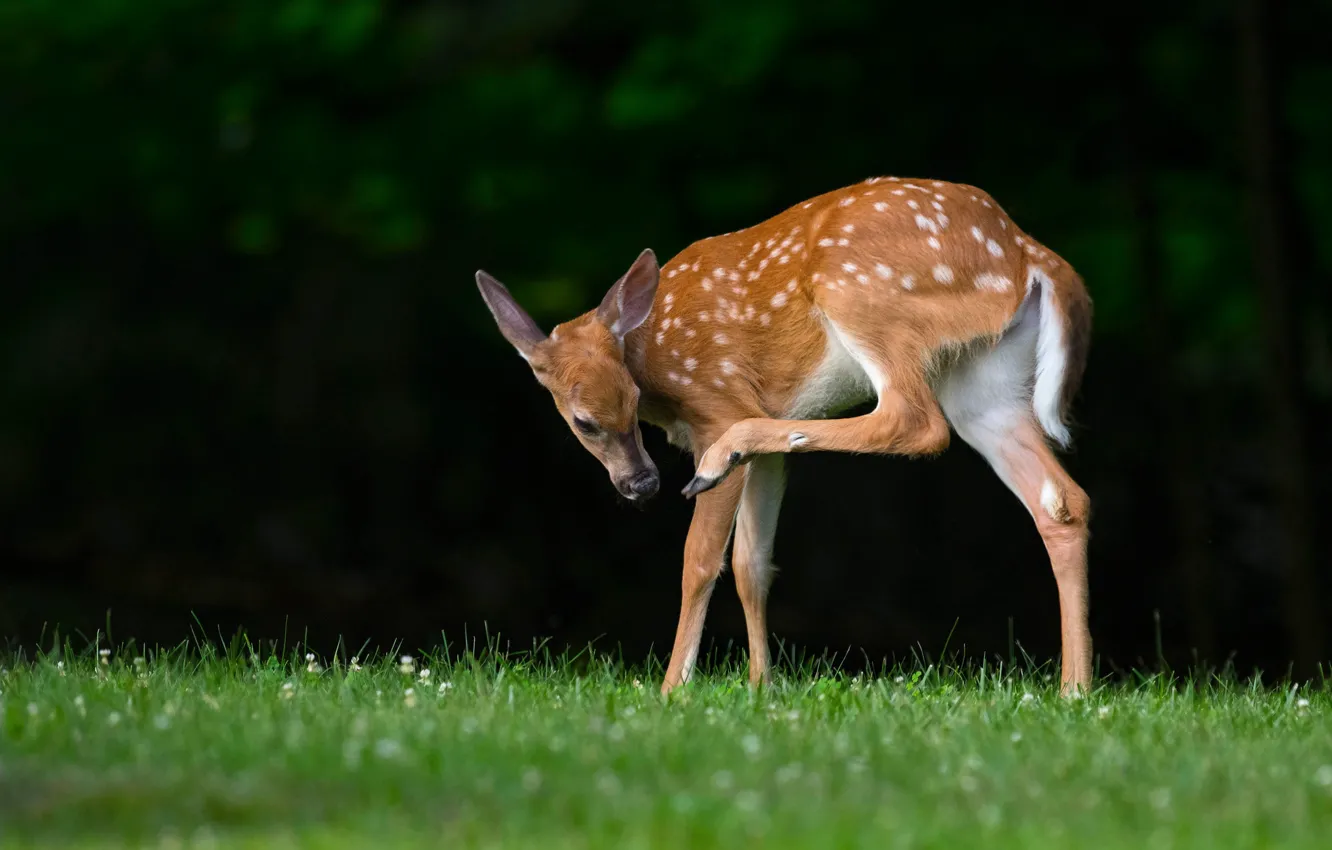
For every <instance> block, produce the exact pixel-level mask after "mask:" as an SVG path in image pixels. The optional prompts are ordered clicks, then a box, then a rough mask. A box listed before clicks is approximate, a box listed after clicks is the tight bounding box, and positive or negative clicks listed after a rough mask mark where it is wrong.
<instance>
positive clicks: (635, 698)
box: [0, 646, 1332, 850]
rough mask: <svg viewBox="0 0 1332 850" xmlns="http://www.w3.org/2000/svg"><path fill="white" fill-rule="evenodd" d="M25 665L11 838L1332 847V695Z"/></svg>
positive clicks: (427, 665)
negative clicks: (1076, 695)
mask: <svg viewBox="0 0 1332 850" xmlns="http://www.w3.org/2000/svg"><path fill="white" fill-rule="evenodd" d="M6 665H7V668H8V669H7V670H6V671H5V672H4V673H3V674H0V846H5V847H9V846H72V847H113V846H175V847H186V846H200V847H203V846H209V847H229V846H236V847H287V846H291V847H294V846H309V847H330V848H334V847H336V848H342V847H347V848H352V847H356V848H362V847H365V848H369V847H398V846H419V847H463V846H476V847H500V846H504V847H541V848H562V847H614V848H638V847H672V848H674V847H680V848H708V847H727V848H731V847H742V846H744V847H747V846H751V845H753V846H765V847H792V848H796V847H798V848H813V847H865V848H871V847H872V848H890V847H938V848H980V847H985V848H1004V847H1043V846H1051V847H1056V846H1058V847H1078V848H1087V847H1127V848H1134V850H1147V849H1148V848H1158V847H1160V848H1182V847H1190V848H1192V847H1197V848H1222V847H1246V848H1248V847H1276V846H1281V847H1310V848H1313V847H1319V848H1325V847H1328V846H1332V726H1329V722H1328V720H1329V717H1330V716H1332V693H1330V692H1329V691H1328V690H1327V689H1322V690H1316V691H1312V692H1306V691H1304V690H1303V689H1293V688H1276V689H1268V688H1264V687H1262V686H1260V685H1258V684H1256V683H1247V682H1239V681H1236V680H1234V679H1230V680H1221V679H1203V680H1201V681H1194V682H1171V681H1167V680H1165V679H1163V678H1160V677H1155V678H1150V679H1147V680H1143V681H1140V682H1138V683H1137V684H1132V685H1122V684H1121V685H1115V686H1109V687H1105V688H1102V689H1100V690H1098V691H1097V692H1095V693H1094V694H1092V695H1091V696H1090V697H1088V698H1086V699H1082V700H1076V701H1066V700H1062V699H1060V698H1059V696H1058V694H1057V688H1056V683H1055V682H1052V681H1050V679H1049V677H1048V676H1046V675H1043V674H1039V673H1018V674H1010V673H1007V672H1003V671H996V670H995V669H985V668H975V667H973V668H970V669H968V670H967V671H956V670H948V671H943V672H941V671H940V670H938V669H937V668H934V667H925V668H923V669H917V670H915V671H914V672H912V671H893V672H890V673H888V674H886V675H883V676H876V677H870V678H864V679H860V678H854V677H851V676H846V675H841V674H838V673H836V672H835V671H828V670H827V669H823V670H822V671H819V670H816V669H815V667H814V666H813V665H808V664H807V665H804V667H803V668H801V669H791V667H792V665H788V667H787V670H786V672H785V673H782V672H779V674H778V676H777V681H776V682H775V684H774V685H773V686H772V687H771V688H768V689H766V690H764V691H762V692H757V693H756V692H753V691H751V690H750V689H749V688H748V687H747V686H746V685H745V683H744V679H743V675H742V673H741V672H740V670H739V669H738V668H730V667H727V668H724V669H720V670H714V671H712V672H710V673H708V674H707V675H702V676H700V678H697V679H695V680H694V681H693V682H691V683H690V685H689V686H688V687H687V688H686V689H684V690H683V691H680V692H677V693H676V694H675V695H673V696H672V698H670V699H669V700H667V699H663V698H662V697H661V696H660V695H659V694H658V693H657V689H656V686H657V683H658V681H659V680H658V678H657V676H658V674H659V671H657V670H653V671H650V672H651V678H650V679H649V678H648V677H647V675H645V674H644V673H643V672H642V671H639V672H635V671H633V670H626V669H624V668H623V667H621V666H620V665H618V664H616V663H613V662H611V661H609V660H606V659H600V658H593V657H590V656H582V657H579V658H573V659H570V658H564V659H552V658H550V657H547V656H544V655H542V654H539V653H538V654H531V655H526V656H523V655H507V656H506V655H501V654H489V653H483V654H482V656H481V657H477V656H473V655H471V654H464V655H463V656H462V657H461V658H454V659H453V660H446V659H444V658H424V657H418V658H417V659H415V661H414V663H412V664H410V665H400V664H399V661H398V659H397V658H386V659H381V660H378V661H375V662H373V663H370V662H366V661H362V662H361V663H360V665H359V669H354V668H351V667H349V663H348V661H347V660H345V659H321V660H317V661H315V662H312V663H309V664H307V662H306V660H305V658H304V657H303V656H302V655H300V654H293V655H291V656H290V657H279V656H276V655H271V654H268V655H265V656H260V655H257V654H254V653H252V652H251V651H250V650H248V649H246V650H243V651H239V650H237V648H236V647H234V646H233V648H232V650H231V652H230V653H229V654H224V653H218V652H214V651H212V650H211V649H209V648H208V647H207V646H203V647H194V648H190V647H181V648H179V649H178V650H175V651H171V652H166V653H160V654H149V655H148V657H147V658H146V659H136V658H135V657H134V650H133V649H132V648H131V649H128V650H127V651H126V653H125V654H121V653H120V652H119V651H117V652H115V653H112V654H110V656H109V657H98V656H97V655H96V654H95V653H93V652H88V653H85V654H84V655H82V656H81V657H80V656H76V655H74V654H72V653H70V652H68V651H65V652H62V653H61V654H59V655H45V656H40V657H37V658H36V659H27V660H25V659H23V658H16V657H11V658H10V660H9V661H7V662H6ZM400 666H401V667H402V668H403V669H400ZM407 668H410V669H407ZM427 669H428V670H429V673H428V674H426V673H425V670H427ZM640 679H641V680H642V681H641V683H640V681H639V680H640ZM409 689H410V691H409Z"/></svg>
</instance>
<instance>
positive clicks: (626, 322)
mask: <svg viewBox="0 0 1332 850" xmlns="http://www.w3.org/2000/svg"><path fill="white" fill-rule="evenodd" d="M660 273H661V270H660V268H659V267H658V266H657V255H656V254H654V253H653V252H652V249H651V248H647V249H644V251H643V252H642V253H641V254H639V255H638V259H636V260H634V264H633V265H632V266H630V267H629V271H627V272H625V273H624V277H622V278H620V279H619V280H617V281H615V285H614V286H612V287H611V288H610V291H608V292H607V293H606V297H605V298H603V299H601V306H600V307H598V308H597V318H599V319H600V320H601V321H602V323H603V324H604V325H605V326H606V327H608V328H610V331H611V333H613V334H615V336H616V337H618V338H619V339H620V340H621V341H623V340H624V336H625V334H627V333H629V332H630V331H632V330H633V329H634V328H636V327H638V326H639V325H641V324H643V322H645V321H647V317H648V314H649V313H651V312H652V301H653V299H654V298H656V296H657V281H658V278H659V277H660Z"/></svg>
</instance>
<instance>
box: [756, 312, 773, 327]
mask: <svg viewBox="0 0 1332 850" xmlns="http://www.w3.org/2000/svg"><path fill="white" fill-rule="evenodd" d="M771 321H772V316H769V315H768V314H767V313H759V324H760V325H763V327H765V328H766V327H767V326H768V323H769V322H771Z"/></svg>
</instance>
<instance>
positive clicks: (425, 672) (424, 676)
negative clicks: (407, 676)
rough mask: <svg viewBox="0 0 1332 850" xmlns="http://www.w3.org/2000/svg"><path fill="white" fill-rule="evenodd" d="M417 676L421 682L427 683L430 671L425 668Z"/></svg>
mask: <svg viewBox="0 0 1332 850" xmlns="http://www.w3.org/2000/svg"><path fill="white" fill-rule="evenodd" d="M417 675H418V676H420V678H421V680H422V681H429V680H430V669H429V668H426V669H424V670H422V671H421V672H420V673H418V674H417Z"/></svg>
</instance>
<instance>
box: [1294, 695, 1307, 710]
mask: <svg viewBox="0 0 1332 850" xmlns="http://www.w3.org/2000/svg"><path fill="white" fill-rule="evenodd" d="M1295 707H1296V708H1308V707H1309V701H1308V700H1307V699H1305V698H1304V697H1300V698H1299V699H1297V700H1295Z"/></svg>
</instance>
